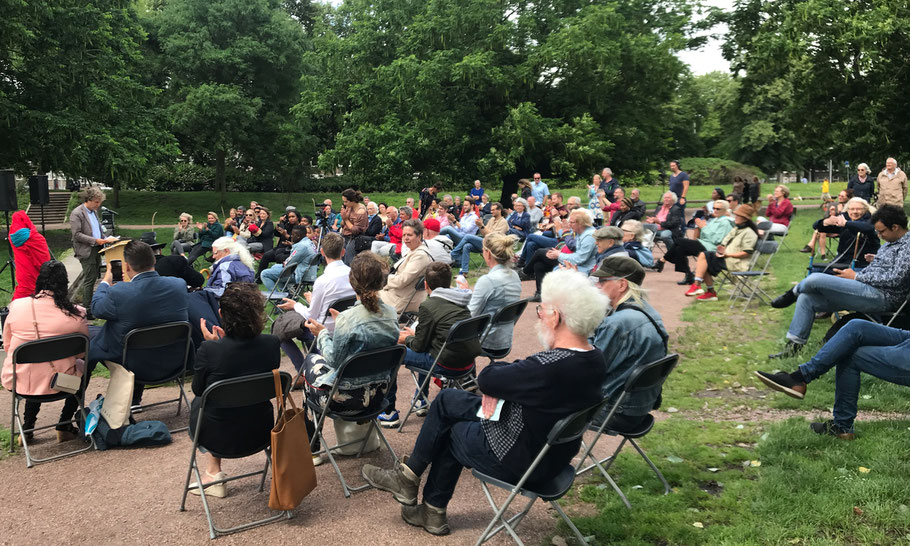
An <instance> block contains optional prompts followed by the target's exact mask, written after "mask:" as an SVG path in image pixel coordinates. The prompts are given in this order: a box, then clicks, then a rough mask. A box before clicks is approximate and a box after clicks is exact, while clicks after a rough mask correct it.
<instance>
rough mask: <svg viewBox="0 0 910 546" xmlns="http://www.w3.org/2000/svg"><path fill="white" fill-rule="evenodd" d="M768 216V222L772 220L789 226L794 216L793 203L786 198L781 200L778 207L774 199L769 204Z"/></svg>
mask: <svg viewBox="0 0 910 546" xmlns="http://www.w3.org/2000/svg"><path fill="white" fill-rule="evenodd" d="M766 214H767V215H768V220H771V222H773V223H775V224H783V225H785V226H789V225H790V217H791V216H793V203H791V202H790V200H789V199H787V198H786V197H784V198H783V199H781V201H780V205H778V204H777V203H776V202H775V201H774V199H772V200H771V201H769V202H768V210H767V212H766Z"/></svg>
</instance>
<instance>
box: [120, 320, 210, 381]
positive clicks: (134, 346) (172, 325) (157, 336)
mask: <svg viewBox="0 0 910 546" xmlns="http://www.w3.org/2000/svg"><path fill="white" fill-rule="evenodd" d="M181 342H182V343H183V354H182V364H183V369H184V370H185V369H186V362H187V358H188V357H189V354H190V346H191V345H192V342H193V340H192V328H191V327H190V323H189V322H186V321H179V322H167V323H164V324H156V325H154V326H144V327H142V328H134V329H132V330H130V331H129V332H127V334H126V336H125V337H124V338H123V359H122V360H121V363H122V364H123V365H124V366H125V367H127V368H129V366H128V365H127V364H128V362H129V355H130V353H131V352H133V351H139V352H142V353H146V352H148V351H152V350H154V349H162V348H171V347H172V346H173V350H174V352H175V354H174V356H177V346H178V344H179V343H181ZM169 356H170V355H169ZM143 357H144V358H147V355H145V354H144V355H143ZM172 369H173V370H175V371H178V370H179V369H178V367H177V366H174V368H172ZM133 371H134V372H135V371H136V370H133ZM136 379H137V380H142V379H143V378H140V377H138V374H137V377H136ZM161 379H169V378H161Z"/></svg>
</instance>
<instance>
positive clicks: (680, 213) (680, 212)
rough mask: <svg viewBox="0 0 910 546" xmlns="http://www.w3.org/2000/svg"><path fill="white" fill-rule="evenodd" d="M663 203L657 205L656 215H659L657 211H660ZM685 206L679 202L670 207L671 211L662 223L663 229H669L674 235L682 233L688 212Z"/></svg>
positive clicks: (661, 227)
mask: <svg viewBox="0 0 910 546" xmlns="http://www.w3.org/2000/svg"><path fill="white" fill-rule="evenodd" d="M662 206H663V205H662V204H661V205H657V208H656V209H654V216H657V213H658V212H660V208H661V207H662ZM685 210H686V209H685V208H683V207H682V206H680V205H679V204H675V205H673V206H672V207H670V212H668V213H667V219H666V220H664V221H663V222H661V223H660V229H661V230H664V229H665V230H668V231H669V232H670V233H672V234H673V237H674V238H676V237H677V236H680V235H682V232H683V229H684V228H685V226H686V212H685Z"/></svg>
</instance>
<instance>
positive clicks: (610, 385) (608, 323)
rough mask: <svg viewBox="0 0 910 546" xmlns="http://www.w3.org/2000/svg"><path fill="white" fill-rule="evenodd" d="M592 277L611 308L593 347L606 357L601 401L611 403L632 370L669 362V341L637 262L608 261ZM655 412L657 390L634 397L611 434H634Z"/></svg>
mask: <svg viewBox="0 0 910 546" xmlns="http://www.w3.org/2000/svg"><path fill="white" fill-rule="evenodd" d="M591 277H593V278H594V279H596V281H597V287H598V288H599V289H600V291H601V292H603V294H604V295H606V296H607V297H608V298H609V299H610V308H609V310H608V311H607V314H606V316H605V317H604V319H603V322H601V323H600V325H599V326H598V327H597V329H595V330H594V335H593V336H591V344H592V345H594V346H595V347H597V348H598V349H600V350H601V351H602V352H603V355H604V362H603V363H604V366H605V367H604V370H605V371H606V374H607V377H606V380H605V381H604V383H603V396H604V398H614V399H615V397H617V396H619V393H620V392H621V391H622V387H623V385H625V383H626V379H628V378H629V374H631V373H632V370H634V369H635V368H637V367H638V366H643V365H645V364H649V363H651V362H654V361H655V360H658V359H660V358H663V357H665V356H667V339H668V338H669V336H668V335H667V330H666V328H664V324H663V322H662V321H661V319H660V315H659V314H658V313H657V311H656V310H655V309H654V308H653V307H651V306H650V305H649V304H648V302H647V301H646V300H645V293H644V291H643V290H642V288H641V284H642V283H643V282H644V280H645V270H644V268H643V267H642V266H641V264H639V263H638V261H636V260H635V259H633V258H630V257H628V256H619V255H614V256H608V257H607V258H605V259H604V261H603V262H601V264H600V267H599V268H597V270H596V271H594V272H593V273H591ZM658 406H660V387H657V388H655V389H652V390H648V391H642V392H636V393H633V394H632V395H631V396H629V397H628V398H626V400H625V401H624V402H623V405H622V407H621V408H620V411H619V412H618V413H616V414H614V415H613V418H612V419H611V420H610V428H612V429H614V430H635V428H636V427H637V425H639V424H640V423H641V421H642V420H643V419H644V418H645V416H647V415H648V413H650V412H651V410H654V409H656V408H657V407H658ZM607 410H609V405H608V408H607ZM605 416H606V415H602V416H601V418H603V417H605Z"/></svg>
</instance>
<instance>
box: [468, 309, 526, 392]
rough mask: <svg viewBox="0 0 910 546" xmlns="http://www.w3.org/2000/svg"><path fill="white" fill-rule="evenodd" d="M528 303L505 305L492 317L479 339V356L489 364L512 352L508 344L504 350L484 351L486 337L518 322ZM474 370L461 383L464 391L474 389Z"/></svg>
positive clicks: (475, 382)
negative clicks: (497, 329) (494, 329)
mask: <svg viewBox="0 0 910 546" xmlns="http://www.w3.org/2000/svg"><path fill="white" fill-rule="evenodd" d="M529 301H530V300H529V299H523V300H518V301H516V302H514V303H510V304H508V305H505V306H503V307H502V308H500V309H499V311H497V312H496V313H495V314H494V315H493V318H491V319H490V324H489V325H488V326H487V329H486V331H485V332H484V333H483V337H482V338H481V339H480V350H481V351H482V352H481V356H485V357H487V358H489V359H490V364H492V363H493V362H494V361H496V360H501V359H503V358H505V357H507V356H509V353H511V352H512V344H511V342H510V343H509V346H508V347H506V348H505V349H499V350H494V349H485V348H484V346H483V343H484V341H486V339H487V336H489V335H490V332H491V331H492V330H493V328H496V327H498V326H506V325H508V324H512V325H514V324H515V323H516V322H518V319H520V318H521V315H522V313H524V311H525V308H526V307H527V306H528V302H529ZM476 369H477V368H474V370H472V373H471V376H470V377H469V378H468V379H466V380H464V381H463V382H462V384H461V386H462V388H464V389H465V390H473V389H472V387H475V388H476V386H477V374H476V373H474V371H476Z"/></svg>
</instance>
